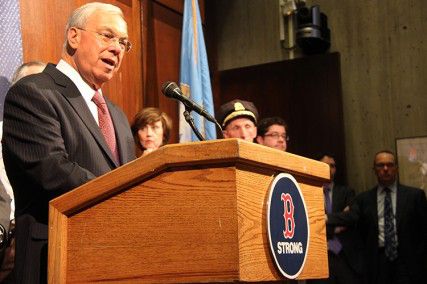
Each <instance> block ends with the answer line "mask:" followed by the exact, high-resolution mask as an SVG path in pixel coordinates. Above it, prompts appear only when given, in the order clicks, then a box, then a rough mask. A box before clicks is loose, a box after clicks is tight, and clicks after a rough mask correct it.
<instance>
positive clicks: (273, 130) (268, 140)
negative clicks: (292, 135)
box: [256, 116, 289, 151]
mask: <svg viewBox="0 0 427 284" xmlns="http://www.w3.org/2000/svg"><path fill="white" fill-rule="evenodd" d="M287 131H288V125H287V124H286V122H285V121H284V120H283V119H282V118H281V117H277V116H276V117H267V118H263V119H261V120H260V121H259V123H258V134H257V137H256V142H257V143H258V144H261V145H265V146H267V147H271V148H275V149H278V150H282V151H286V149H287V147H288V141H289V136H288V134H287Z"/></svg>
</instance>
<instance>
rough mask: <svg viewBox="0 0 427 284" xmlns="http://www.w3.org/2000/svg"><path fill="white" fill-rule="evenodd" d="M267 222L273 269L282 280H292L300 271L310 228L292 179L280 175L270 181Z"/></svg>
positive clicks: (296, 187) (305, 254)
mask: <svg viewBox="0 0 427 284" xmlns="http://www.w3.org/2000/svg"><path fill="white" fill-rule="evenodd" d="M267 218H268V220H267V225H268V237H269V241H270V248H271V252H272V254H273V256H274V260H275V262H276V265H277V267H278V268H279V270H280V272H281V273H282V274H283V275H284V276H285V277H286V278H289V279H295V278H296V277H298V275H299V274H300V273H301V271H302V269H303V268H304V263H305V260H306V257H307V251H308V243H309V237H310V228H309V223H308V215H307V209H306V206H305V202H304V198H303V196H302V193H301V189H300V188H299V185H298V183H297V182H296V180H295V178H294V177H293V176H292V175H290V174H284V173H281V174H279V175H277V176H276V178H275V179H274V180H273V182H272V184H271V186H270V194H269V198H268V211H267Z"/></svg>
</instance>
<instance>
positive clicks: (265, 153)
mask: <svg viewBox="0 0 427 284" xmlns="http://www.w3.org/2000/svg"><path fill="white" fill-rule="evenodd" d="M221 164H229V165H231V164H235V165H249V166H254V167H261V168H267V169H273V170H275V171H278V172H288V173H291V174H295V175H300V176H305V177H307V178H311V179H314V180H318V181H319V182H327V181H328V180H329V166H328V165H327V164H325V163H322V162H319V161H315V160H312V159H308V158H305V157H301V156H298V155H295V154H291V153H287V152H283V151H280V150H277V149H273V148H269V147H266V146H262V145H259V144H255V143H250V142H247V141H244V140H241V139H235V138H233V139H220V140H213V141H204V142H190V143H181V144H169V145H165V146H163V147H161V148H159V149H158V150H156V151H154V152H152V153H150V154H148V155H146V156H144V157H140V158H138V159H136V160H134V161H132V162H130V163H127V164H125V165H123V166H121V167H119V168H117V169H115V170H113V171H111V172H109V173H107V174H105V175H103V176H100V177H98V178H96V179H94V180H92V181H90V182H88V183H86V184H84V185H82V186H80V187H78V188H76V189H74V190H72V191H70V192H67V193H65V194H63V195H61V196H59V197H57V198H55V199H53V200H52V201H50V205H51V206H53V207H55V208H56V209H57V210H58V211H59V212H62V213H64V214H66V215H69V214H73V213H74V212H77V211H79V210H81V209H83V208H85V207H87V206H91V205H93V204H96V203H98V202H101V201H102V200H105V199H107V198H109V197H110V196H113V195H115V194H117V193H118V192H121V191H122V190H125V189H126V188H127V187H128V186H129V185H132V184H135V183H138V182H140V181H141V180H145V179H149V178H150V177H152V176H154V175H158V174H160V173H161V172H163V171H168V170H171V169H173V168H178V167H187V168H197V167H201V166H204V167H206V166H209V165H215V166H218V165H221Z"/></svg>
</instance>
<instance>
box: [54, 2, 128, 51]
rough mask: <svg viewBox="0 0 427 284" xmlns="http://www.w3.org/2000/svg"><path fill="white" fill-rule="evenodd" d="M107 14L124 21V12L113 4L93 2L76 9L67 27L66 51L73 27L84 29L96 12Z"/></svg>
mask: <svg viewBox="0 0 427 284" xmlns="http://www.w3.org/2000/svg"><path fill="white" fill-rule="evenodd" d="M99 11H101V12H106V13H109V14H112V15H119V16H120V17H122V18H123V19H124V18H125V17H124V15H123V11H122V10H121V9H120V8H119V7H117V6H114V5H112V4H107V3H100V2H91V3H87V4H85V5H83V6H80V7H79V8H77V9H75V10H74V11H73V13H72V14H71V16H70V17H69V18H68V21H67V25H66V26H65V40H64V46H63V48H64V50H66V48H67V43H68V39H67V33H68V30H69V29H70V28H72V27H77V28H84V27H85V26H86V23H87V20H88V19H89V17H90V16H92V14H93V13H95V12H99Z"/></svg>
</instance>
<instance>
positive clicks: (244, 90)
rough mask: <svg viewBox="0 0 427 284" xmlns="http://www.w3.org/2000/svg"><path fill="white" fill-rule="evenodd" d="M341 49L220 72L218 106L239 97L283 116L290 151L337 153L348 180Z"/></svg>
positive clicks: (307, 154)
mask: <svg viewBox="0 0 427 284" xmlns="http://www.w3.org/2000/svg"><path fill="white" fill-rule="evenodd" d="M340 76H341V75H340V57H339V54H338V53H332V54H325V55H318V56H311V57H306V58H300V59H295V60H288V61H282V62H276V63H269V64H263V65H257V66H251V67H245V68H239V69H232V70H227V71H222V72H219V73H218V74H217V75H216V77H218V80H216V85H215V88H217V89H218V90H219V91H218V93H219V96H218V98H217V99H216V101H215V105H216V109H218V107H219V106H220V105H221V104H222V103H224V102H227V101H230V100H232V99H235V98H240V99H244V100H250V101H253V102H254V103H255V105H256V106H257V108H258V110H259V112H260V116H261V117H268V116H281V117H283V118H284V119H285V120H286V121H287V123H288V125H289V131H288V132H289V135H290V137H291V140H290V143H289V146H288V151H289V152H291V153H295V154H298V155H301V156H305V157H310V158H315V157H316V156H317V155H318V154H319V153H322V152H325V151H326V152H332V153H334V154H335V155H336V156H337V159H338V161H337V162H338V165H339V170H340V172H339V173H338V176H337V178H338V179H340V180H341V181H344V176H345V175H344V173H345V162H344V161H345V145H344V141H345V140H344V123H343V113H342V96H341V77H340Z"/></svg>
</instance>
